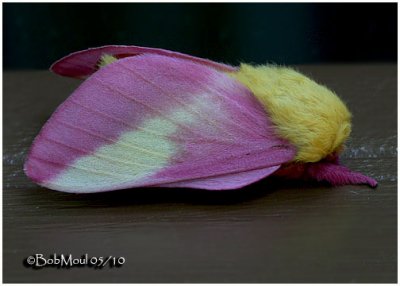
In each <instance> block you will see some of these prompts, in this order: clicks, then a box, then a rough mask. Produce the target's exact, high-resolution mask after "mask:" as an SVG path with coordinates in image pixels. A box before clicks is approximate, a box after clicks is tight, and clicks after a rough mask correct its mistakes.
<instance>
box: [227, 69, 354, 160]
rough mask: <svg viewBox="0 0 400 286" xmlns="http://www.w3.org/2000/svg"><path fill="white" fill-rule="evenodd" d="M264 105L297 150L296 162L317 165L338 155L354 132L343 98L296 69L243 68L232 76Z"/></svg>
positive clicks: (279, 132)
mask: <svg viewBox="0 0 400 286" xmlns="http://www.w3.org/2000/svg"><path fill="white" fill-rule="evenodd" d="M230 75H231V76H232V77H234V78H235V79H237V80H239V81H240V82H241V83H242V84H244V85H245V86H246V87H247V88H249V89H250V90H251V91H252V92H253V94H254V95H255V96H256V97H257V98H258V100H259V101H260V102H261V103H262V104H263V106H264V108H265V110H266V112H267V113H268V115H269V116H270V117H271V120H272V122H273V123H274V124H275V126H276V128H277V133H278V135H280V136H282V137H283V138H285V139H287V140H288V141H289V142H291V143H292V144H293V145H294V146H296V148H297V155H296V157H295V159H294V161H298V162H317V161H319V160H321V159H323V158H325V157H326V156H327V155H329V154H331V153H334V152H338V151H340V149H341V148H342V145H343V143H344V141H345V140H346V139H347V138H348V136H349V134H350V132H351V121H350V120H351V114H350V112H349V111H348V109H347V107H346V106H345V104H344V103H343V102H342V101H341V100H340V99H339V97H338V96H337V95H336V94H335V93H333V92H332V91H330V90H329V89H328V88H326V87H324V86H322V85H319V84H317V83H316V82H314V81H312V80H311V79H309V78H308V77H306V76H304V75H302V74H301V73H299V72H296V71H295V70H293V69H290V68H285V67H278V66H273V65H266V66H251V65H247V64H241V66H240V68H239V70H238V71H237V72H233V73H230Z"/></svg>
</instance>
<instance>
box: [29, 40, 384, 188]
mask: <svg viewBox="0 0 400 286" xmlns="http://www.w3.org/2000/svg"><path fill="white" fill-rule="evenodd" d="M51 71H53V72H54V73H56V74H59V75H62V76H68V77H73V78H78V79H85V81H84V82H83V83H82V84H81V85H80V86H79V87H78V88H77V89H76V90H75V91H74V92H73V94H72V95H71V96H70V97H69V98H67V100H66V101H65V102H64V103H62V104H61V105H60V106H59V107H58V108H57V110H56V111H55V112H54V113H53V115H52V116H51V118H50V119H49V120H48V121H47V123H46V124H45V125H44V126H43V128H42V129H41V131H40V133H39V135H37V137H36V138H35V140H34V142H33V144H32V147H31V149H30V151H29V154H28V157H27V160H26V162H25V165H24V170H25V173H26V174H27V176H28V177H29V178H31V179H32V180H33V181H34V182H36V183H37V184H39V185H41V186H44V187H47V188H50V189H54V190H58V191H64V192H73V193H91V192H103V191H112V190H117V189H126V188H134V187H177V188H181V187H185V188H199V189H207V190H226V189H238V188H241V187H244V186H247V185H249V184H251V183H253V182H256V181H258V180H261V179H263V178H265V177H268V176H271V175H272V176H280V177H284V178H287V179H300V180H316V181H326V182H329V183H331V184H332V185H344V184H368V185H370V186H371V187H375V186H376V185H377V182H376V181H375V180H374V179H372V178H369V177H367V176H365V175H362V174H360V173H357V172H353V171H351V170H349V169H348V168H346V167H344V166H342V165H340V164H339V159H338V156H339V153H340V152H341V150H342V148H343V144H344V142H345V141H346V139H347V138H348V136H349V134H350V131H351V114H350V112H349V110H348V109H347V107H346V106H345V104H344V103H343V102H342V101H341V100H340V99H339V97H338V96H337V95H336V94H335V93H334V92H332V91H330V90H329V89H328V88H326V87H324V86H322V85H319V84H317V83H316V82H314V81H313V80H311V79H310V78H308V77H306V76H304V75H303V74H301V73H299V72H297V71H295V70H293V69H290V68H286V67H280V66H276V65H259V66H253V65H248V64H241V65H240V66H239V67H233V66H230V65H226V64H222V63H217V62H213V61H210V60H207V59H202V58H198V57H194V56H190V55H186V54H182V53H178V52H172V51H168V50H163V49H156V48H145V47H137V46H117V45H111V46H103V47H98V48H92V49H88V50H84V51H79V52H75V53H72V54H70V55H68V56H66V57H64V58H62V59H60V60H59V61H57V62H55V63H54V64H53V65H52V66H51Z"/></svg>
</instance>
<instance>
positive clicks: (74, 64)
mask: <svg viewBox="0 0 400 286" xmlns="http://www.w3.org/2000/svg"><path fill="white" fill-rule="evenodd" d="M105 54H108V55H112V56H114V57H116V58H118V59H120V58H125V57H133V56H137V55H143V54H153V55H162V56H168V57H172V58H180V59H186V60H190V61H193V62H196V63H199V64H202V65H205V66H209V67H211V68H214V69H217V70H220V71H229V72H232V71H235V70H236V68H234V67H232V66H229V65H225V64H221V63H217V62H213V61H210V60H207V59H202V58H198V57H193V56H189V55H186V54H182V53H178V52H172V51H168V50H163V49H156V48H145V47H138V46H122V45H109V46H103V47H97V48H91V49H87V50H83V51H79V52H75V53H72V54H69V55H67V56H65V57H63V58H62V59H60V60H58V61H57V62H55V63H54V64H53V65H52V66H51V67H50V70H51V71H53V72H55V73H56V74H59V75H63V76H69V77H74V78H82V79H83V78H86V77H88V76H90V75H91V74H92V73H94V72H96V71H97V69H98V63H99V60H100V58H101V56H103V55H105Z"/></svg>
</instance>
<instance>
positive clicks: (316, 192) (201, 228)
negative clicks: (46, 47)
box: [3, 64, 397, 283]
mask: <svg viewBox="0 0 400 286" xmlns="http://www.w3.org/2000/svg"><path fill="white" fill-rule="evenodd" d="M298 69H299V70H300V71H303V72H305V73H306V74H309V75H311V76H312V77H314V78H315V79H316V80H317V81H319V82H321V83H324V84H325V85H327V86H329V87H331V88H332V89H334V90H335V91H336V92H337V93H338V94H339V95H340V96H341V97H342V98H343V99H344V101H345V102H346V103H347V104H348V105H349V107H350V109H351V111H352V112H353V123H354V126H353V133H352V138H351V140H350V141H349V142H348V144H347V145H348V146H347V149H346V151H345V152H344V154H343V158H342V161H343V163H344V164H345V165H347V166H349V167H351V168H352V169H354V170H358V171H362V172H364V173H365V174H367V175H370V176H373V177H374V178H376V179H377V180H378V181H379V186H378V188H377V189H375V190H374V189H370V188H368V187H366V186H345V187H337V188H333V187H330V186H326V185H317V184H308V183H307V184H306V183H302V182H285V181H278V180H273V179H266V180H263V181H261V182H258V183H256V184H254V185H252V186H249V187H247V188H244V189H242V190H238V191H226V192H207V191H199V190H188V189H135V190H134V189H132V190H123V191H116V192H110V193H102V194H91V195H74V194H65V193H59V192H55V191H51V190H47V189H44V188H41V187H38V186H36V185H35V184H34V183H32V182H30V181H29V180H28V179H27V178H26V177H25V175H24V173H23V171H22V164H23V161H24V158H25V156H26V152H27V150H28V148H29V146H30V144H31V142H32V140H33V138H34V136H35V135H36V134H37V133H38V131H39V130H40V127H41V126H42V125H43V124H44V122H45V121H46V120H47V119H48V118H49V116H50V115H51V113H52V112H53V111H54V109H55V108H56V107H57V105H58V104H60V103H61V102H62V101H63V100H64V99H65V98H66V97H67V96H68V95H69V94H70V93H71V92H72V91H73V90H74V89H75V88H76V87H77V86H78V85H79V81H76V80H72V79H67V78H61V77H58V76H56V75H52V74H50V72H47V71H6V72H5V73H4V79H3V84H4V117H3V120H4V130H3V135H4V136H3V140H4V147H3V148H4V149H3V188H4V191H3V217H4V218H3V226H4V228H3V238H4V240H3V264H4V266H3V275H4V276H3V277H4V282H176V283H179V282H192V283H195V282H265V283H266V282H321V283H323V282H370V283H372V282H392V283H394V282H396V281H397V161H396V158H397V148H396V146H397V121H396V112H397V111H396V106H397V104H396V90H397V88H396V87H397V74H396V69H397V68H396V65H394V64H359V65H325V66H322V65H321V66H318V65H315V66H299V67H298ZM35 253H43V254H44V255H45V256H49V255H51V254H53V253H57V254H61V253H63V254H70V253H71V254H73V255H74V256H76V257H80V255H82V254H85V253H88V254H89V256H108V255H113V256H124V257H125V258H126V263H125V264H124V265H123V266H122V267H120V268H109V267H105V268H104V269H101V270H96V269H93V268H89V267H82V268H72V269H69V270H67V269H57V268H51V267H50V268H44V269H39V270H34V269H32V268H27V267H25V266H24V264H23V260H24V258H26V257H28V256H29V255H32V254H35Z"/></svg>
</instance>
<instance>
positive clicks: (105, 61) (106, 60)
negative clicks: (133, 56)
mask: <svg viewBox="0 0 400 286" xmlns="http://www.w3.org/2000/svg"><path fill="white" fill-rule="evenodd" d="M116 60H117V58H116V57H114V56H112V55H109V54H104V55H102V56H101V58H100V61H99V64H98V66H99V68H102V67H105V66H106V65H109V64H111V63H113V62H115V61H116Z"/></svg>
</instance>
